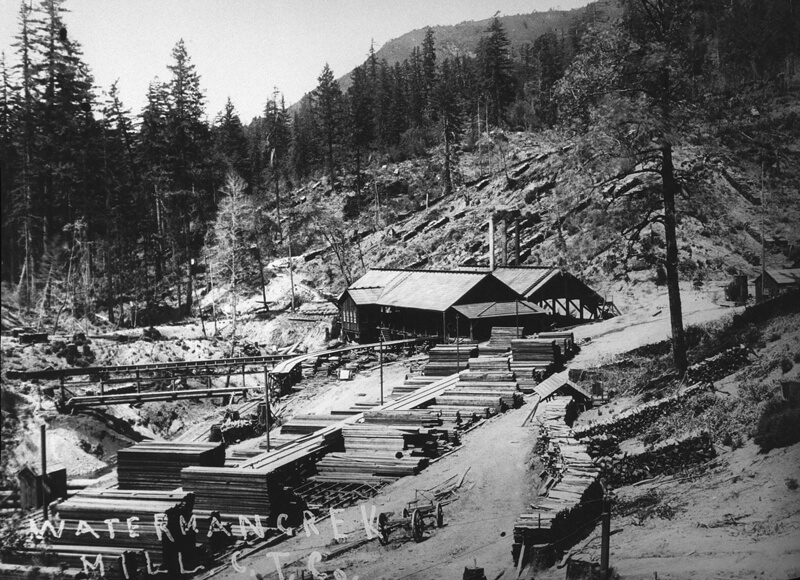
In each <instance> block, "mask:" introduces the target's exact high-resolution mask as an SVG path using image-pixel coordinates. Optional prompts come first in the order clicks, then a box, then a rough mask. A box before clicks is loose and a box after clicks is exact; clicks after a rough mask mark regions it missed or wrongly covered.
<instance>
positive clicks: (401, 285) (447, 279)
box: [379, 270, 487, 312]
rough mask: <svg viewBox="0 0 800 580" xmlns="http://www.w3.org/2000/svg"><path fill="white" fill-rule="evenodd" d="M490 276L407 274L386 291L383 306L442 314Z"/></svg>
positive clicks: (475, 274) (451, 273) (402, 275)
mask: <svg viewBox="0 0 800 580" xmlns="http://www.w3.org/2000/svg"><path fill="white" fill-rule="evenodd" d="M486 277H487V276H486V273H482V272H459V271H452V272H446V271H441V270H408V271H403V272H402V273H401V275H399V276H397V277H396V278H395V279H394V280H392V281H391V282H390V283H389V284H388V285H387V286H386V288H384V290H383V293H382V294H381V296H380V298H379V303H380V304H381V305H382V306H397V307H400V308H416V309H419V310H436V311H439V312H442V311H444V310H447V309H448V308H450V307H451V306H452V305H453V304H455V303H456V302H458V300H459V299H460V298H461V297H462V296H464V295H465V294H466V293H467V292H469V291H470V290H472V289H473V288H474V287H475V286H477V285H478V284H479V283H480V282H482V281H483V280H485V279H486Z"/></svg>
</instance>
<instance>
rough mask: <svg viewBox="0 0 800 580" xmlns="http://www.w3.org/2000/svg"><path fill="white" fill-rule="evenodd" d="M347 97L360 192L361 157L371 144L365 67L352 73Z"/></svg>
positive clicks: (368, 96) (351, 145)
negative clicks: (351, 81) (351, 82)
mask: <svg viewBox="0 0 800 580" xmlns="http://www.w3.org/2000/svg"><path fill="white" fill-rule="evenodd" d="M347 96H348V100H347V103H348V135H349V138H350V147H351V149H352V152H353V158H354V160H355V165H356V169H355V171H356V191H357V192H358V193H359V194H360V190H361V167H362V157H363V155H364V152H365V151H367V150H368V149H369V147H370V144H371V143H372V138H373V131H374V127H373V119H372V92H371V90H370V83H369V77H368V73H367V69H366V67H365V66H359V67H356V69H355V70H354V71H353V84H352V85H350V88H349V89H347Z"/></svg>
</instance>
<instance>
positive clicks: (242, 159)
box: [211, 97, 250, 182]
mask: <svg viewBox="0 0 800 580" xmlns="http://www.w3.org/2000/svg"><path fill="white" fill-rule="evenodd" d="M211 135H212V143H213V151H214V153H213V155H214V160H215V164H216V166H217V167H216V172H217V174H218V175H220V179H219V181H220V182H222V180H223V179H224V176H225V175H226V174H227V173H228V172H234V173H236V174H237V175H240V176H241V177H242V178H243V179H244V180H245V182H249V181H250V179H249V175H250V155H249V151H248V143H247V136H246V135H245V131H244V127H243V126H242V121H241V119H240V118H239V115H238V114H237V113H236V108H235V107H234V106H233V102H231V99H230V97H228V100H227V101H226V102H225V108H224V109H223V110H222V111H221V112H220V113H219V114H218V115H217V118H216V120H215V123H214V127H212V130H211Z"/></svg>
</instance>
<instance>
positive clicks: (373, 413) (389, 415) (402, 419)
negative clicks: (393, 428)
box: [364, 409, 442, 427]
mask: <svg viewBox="0 0 800 580" xmlns="http://www.w3.org/2000/svg"><path fill="white" fill-rule="evenodd" d="M364 423H365V424H377V425H412V426H417V427H438V426H440V425H441V424H442V420H441V419H440V418H439V414H438V413H436V412H435V411H431V410H430V409H408V410H404V409H375V410H370V411H364Z"/></svg>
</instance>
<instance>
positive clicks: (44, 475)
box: [41, 424, 49, 520]
mask: <svg viewBox="0 0 800 580" xmlns="http://www.w3.org/2000/svg"><path fill="white" fill-rule="evenodd" d="M41 448H42V517H44V519H45V520H47V518H48V515H49V514H48V513H47V425H45V424H42V426H41Z"/></svg>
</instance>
